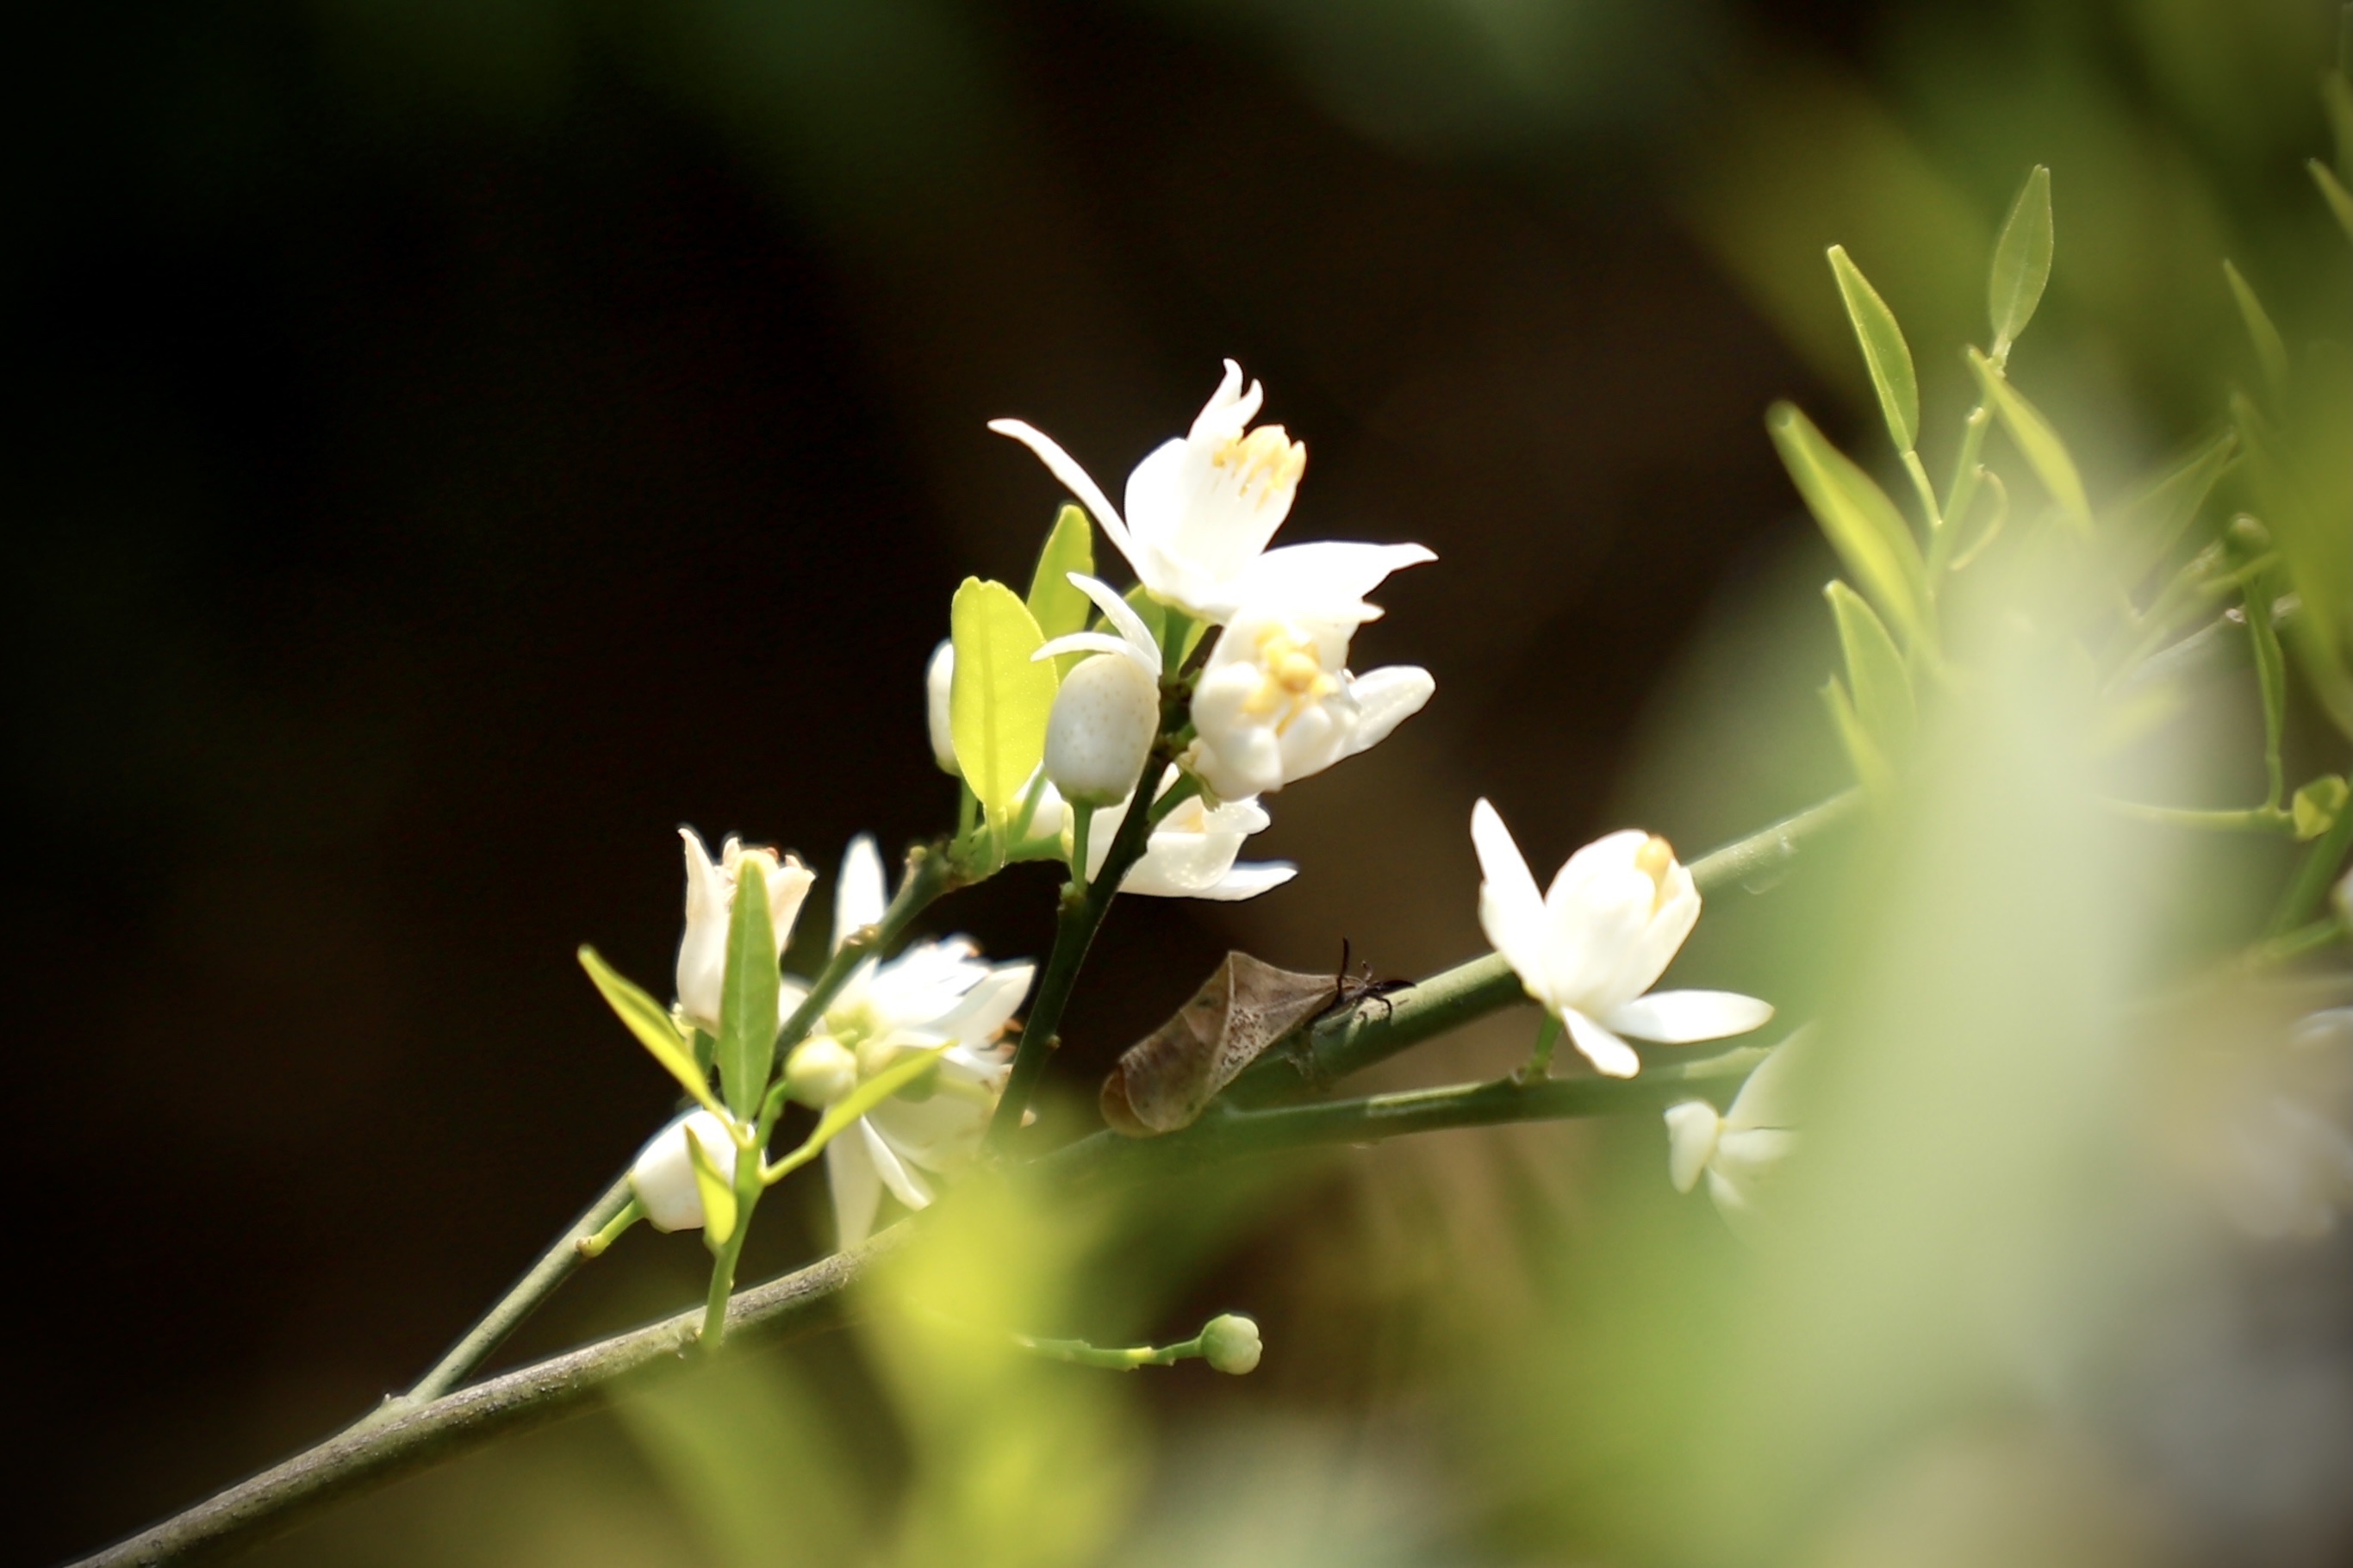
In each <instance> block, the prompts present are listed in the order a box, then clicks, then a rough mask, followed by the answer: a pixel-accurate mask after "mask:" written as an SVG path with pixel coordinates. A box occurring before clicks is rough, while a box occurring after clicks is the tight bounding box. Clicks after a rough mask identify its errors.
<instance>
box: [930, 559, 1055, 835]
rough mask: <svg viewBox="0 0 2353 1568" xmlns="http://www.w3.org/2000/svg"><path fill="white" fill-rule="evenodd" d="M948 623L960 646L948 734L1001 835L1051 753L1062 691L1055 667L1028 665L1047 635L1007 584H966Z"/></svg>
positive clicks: (967, 778) (970, 580) (957, 647)
mask: <svg viewBox="0 0 2353 1568" xmlns="http://www.w3.org/2000/svg"><path fill="white" fill-rule="evenodd" d="M948 624H949V626H950V629H951V631H952V632H953V634H954V637H955V685H954V687H953V688H952V689H951V691H950V695H949V699H948V728H949V730H950V731H951V732H952V733H953V734H954V735H955V750H956V760H957V762H959V763H962V764H963V767H964V776H965V783H966V784H970V785H971V786H972V793H973V795H975V796H976V798H977V799H978V800H979V802H980V807H981V810H982V811H983V812H985V813H987V817H988V825H989V826H990V828H991V829H992V830H993V831H995V832H997V833H999V834H1002V833H1003V832H1004V831H1005V827H1006V822H1007V818H1008V815H1009V814H1010V813H1011V811H1012V809H1013V806H1014V804H1015V803H1016V802H1017V801H1018V800H1019V799H1020V798H1021V790H1022V786H1023V785H1025V784H1028V783H1029V775H1030V774H1031V773H1034V772H1036V771H1037V768H1038V763H1039V758H1041V757H1043V756H1044V755H1045V752H1046V715H1047V712H1048V710H1050V709H1051V708H1052V707H1053V705H1054V689H1055V687H1056V685H1057V684H1058V683H1057V680H1056V679H1055V675H1054V667H1053V665H1052V663H1051V662H1033V661H1032V660H1031V659H1030V657H1029V656H1030V655H1031V654H1033V653H1035V652H1037V651H1038V646H1039V644H1040V643H1042V642H1044V641H1045V640H1046V638H1045V636H1044V634H1043V633H1041V632H1040V631H1039V629H1038V623H1037V621H1036V620H1035V619H1034V618H1032V616H1030V614H1029V606H1028V605H1024V604H1023V603H1022V602H1021V601H1020V600H1019V599H1018V598H1017V597H1015V596H1014V593H1013V590H1012V589H1010V588H1008V587H1007V586H1006V585H1005V584H1002V583H985V582H982V581H981V580H979V579H978V578H975V577H967V578H965V580H964V585H963V586H962V587H960V588H958V589H957V590H956V594H955V604H954V605H953V606H952V607H951V609H950V611H949V616H948Z"/></svg>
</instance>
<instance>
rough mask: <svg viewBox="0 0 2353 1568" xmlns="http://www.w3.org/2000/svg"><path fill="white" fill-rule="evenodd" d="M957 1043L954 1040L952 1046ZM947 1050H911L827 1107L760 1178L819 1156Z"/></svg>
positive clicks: (775, 1176) (774, 1178)
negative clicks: (813, 1126) (804, 1135)
mask: <svg viewBox="0 0 2353 1568" xmlns="http://www.w3.org/2000/svg"><path fill="white" fill-rule="evenodd" d="M953 1044H954V1042H953V1041H951V1042H950V1046H952V1045H953ZM947 1049H949V1046H934V1047H932V1048H931V1049H929V1050H919V1051H909V1052H907V1053H906V1054H905V1055H903V1056H902V1057H901V1058H899V1059H898V1060H897V1061H894V1062H892V1064H891V1065H890V1066H889V1067H887V1068H883V1069H882V1070H881V1072H879V1073H876V1074H875V1075H874V1076H873V1077H872V1078H870V1079H867V1080H866V1081H865V1082H863V1083H861V1084H860V1085H859V1086H858V1087H857V1088H856V1089H851V1090H850V1091H849V1093H848V1094H845V1095H843V1096H842V1097H841V1098H840V1099H839V1100H835V1101H834V1102H833V1103H832V1104H831V1105H828V1106H827V1107H826V1110H825V1114H824V1115H823V1116H820V1117H818V1122H817V1127H816V1129H815V1130H814V1131H811V1132H810V1133H809V1135H808V1137H807V1138H806V1139H804V1140H803V1141H802V1142H801V1145H800V1147H798V1148H797V1149H795V1150H794V1151H793V1152H791V1153H789V1154H786V1156H785V1157H784V1158H783V1159H781V1160H778V1161H777V1162H776V1163H775V1164H773V1165H769V1166H766V1167H765V1168H763V1169H762V1171H761V1172H760V1179H761V1180H762V1181H763V1182H768V1183H775V1182H778V1181H781V1180H783V1179H784V1178H785V1177H786V1176H787V1175H789V1174H791V1173H793V1172H794V1171H797V1170H798V1169H800V1167H802V1166H803V1165H806V1164H807V1163H809V1162H810V1161H811V1160H814V1159H816V1158H817V1156H818V1152H820V1151H822V1150H823V1149H824V1148H825V1146H826V1145H827V1144H828V1143H830V1142H833V1141H834V1139H836V1138H837V1137H839V1136H840V1135H841V1134H842V1133H843V1132H846V1131H849V1127H850V1124H851V1123H852V1122H855V1121H857V1120H858V1119H859V1118H860V1117H861V1116H863V1115H865V1114H866V1113H867V1112H868V1111H870V1110H873V1109H874V1108H875V1107H876V1106H878V1105H880V1104H881V1103H882V1102H883V1101H884V1100H888V1099H890V1098H891V1097H892V1095H894V1094H896V1093H898V1092H899V1091H900V1090H901V1089H904V1088H906V1087H907V1086H908V1085H909V1084H911V1083H913V1082H914V1081H915V1080H916V1079H919V1078H921V1077H923V1075H924V1074H925V1073H927V1072H929V1071H931V1070H932V1068H933V1066H934V1064H935V1063H936V1062H938V1060H939V1059H940V1054H941V1053H942V1052H944V1051H945V1050H947Z"/></svg>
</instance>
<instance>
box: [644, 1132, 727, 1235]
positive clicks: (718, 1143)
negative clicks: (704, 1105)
mask: <svg viewBox="0 0 2353 1568" xmlns="http://www.w3.org/2000/svg"><path fill="white" fill-rule="evenodd" d="M690 1137H691V1138H692V1139H693V1140H694V1141H695V1142H697V1143H700V1144H701V1145H702V1152H703V1153H704V1154H705V1155H706V1156H707V1157H708V1158H709V1159H710V1161H711V1163H712V1166H713V1168H715V1169H716V1170H717V1171H718V1172H719V1173H720V1174H721V1175H722V1176H723V1177H725V1178H727V1179H729V1180H731V1181H732V1180H733V1178H734V1175H735V1141H734V1140H733V1139H732V1138H730V1137H729V1136H728V1135H727V1129H726V1127H725V1125H724V1124H723V1123H722V1122H721V1121H720V1120H719V1118H717V1117H716V1116H713V1115H712V1114H711V1112H709V1111H707V1110H691V1111H688V1112H687V1113H686V1114H684V1115H682V1116H680V1117H677V1118H675V1119H674V1120H672V1121H671V1122H670V1125H669V1126H667V1127H665V1128H663V1129H662V1130H661V1131H659V1132H657V1133H655V1134H654V1135H653V1136H652V1137H651V1138H650V1139H649V1140H647V1142H646V1146H645V1147H644V1148H643V1149H641V1150H639V1151H638V1157H637V1159H636V1160H635V1161H633V1162H631V1163H630V1165H629V1190H630V1191H631V1192H632V1193H634V1194H637V1199H638V1204H639V1205H640V1206H642V1207H643V1208H644V1209H645V1211H646V1222H647V1223H648V1224H649V1225H650V1226H653V1227H654V1228H655V1229H656V1230H700V1229H702V1223H703V1215H702V1187H701V1186H699V1185H698V1184H696V1182H695V1179H694V1165H693V1163H692V1161H691V1158H690V1157H689V1155H688V1154H687V1152H686V1141H687V1139H689V1138H690Z"/></svg>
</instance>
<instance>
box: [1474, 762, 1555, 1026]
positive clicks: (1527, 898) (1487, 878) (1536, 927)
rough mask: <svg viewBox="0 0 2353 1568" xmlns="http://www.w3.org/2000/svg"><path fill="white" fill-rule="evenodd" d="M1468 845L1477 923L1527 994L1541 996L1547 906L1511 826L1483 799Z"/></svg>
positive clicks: (1543, 988) (1546, 978) (1544, 976)
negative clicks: (1473, 859) (1475, 864)
mask: <svg viewBox="0 0 2353 1568" xmlns="http://www.w3.org/2000/svg"><path fill="white" fill-rule="evenodd" d="M1471 845H1472V848H1474V849H1476V850H1477V851H1478V852H1479V874H1480V876H1481V878H1482V881H1481V882H1480V884H1479V925H1480V929H1481V930H1482V931H1485V932H1486V933H1487V940H1488V941H1489V942H1493V944H1494V947H1495V951H1496V952H1500V953H1502V954H1503V955H1504V962H1506V963H1509V964H1510V965H1511V966H1512V968H1513V969H1514V971H1515V972H1517V973H1518V974H1519V977H1520V980H1521V982H1522V983H1523V984H1525V985H1526V986H1527V988H1528V994H1530V995H1533V996H1535V997H1537V998H1539V999H1542V998H1544V997H1545V995H1546V985H1547V980H1548V977H1547V976H1546V973H1545V908H1544V899H1543V896H1542V895H1540V894H1539V893H1537V891H1536V879H1535V877H1533V876H1531V875H1529V873H1528V863H1527V859H1526V858H1525V857H1524V856H1522V855H1521V853H1520V847H1519V846H1518V845H1517V844H1516V843H1514V842H1513V840H1512V830H1511V829H1510V828H1508V827H1506V826H1504V819H1503V818H1502V817H1501V816H1497V815H1496V812H1495V808H1494V807H1493V806H1492V805H1488V804H1487V802H1486V801H1485V800H1484V799H1483V798H1482V800H1481V801H1480V802H1479V803H1478V804H1477V805H1473V806H1472V808H1471Z"/></svg>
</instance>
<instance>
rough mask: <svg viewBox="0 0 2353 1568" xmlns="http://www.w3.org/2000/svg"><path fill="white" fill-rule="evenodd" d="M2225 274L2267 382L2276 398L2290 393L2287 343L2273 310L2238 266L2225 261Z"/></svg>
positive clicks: (2223, 273) (2264, 382) (2265, 382)
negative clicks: (2275, 321) (2264, 307)
mask: <svg viewBox="0 0 2353 1568" xmlns="http://www.w3.org/2000/svg"><path fill="white" fill-rule="evenodd" d="M2222 277H2223V279H2225V280H2226V281H2227V282H2229V284H2230V285H2231V298H2232V299H2233V300H2237V301H2238V302H2239V315H2240V317H2241V319H2242V320H2243V321H2245V322H2246V323H2247V337H2248V340H2249V341H2250V342H2253V344H2254V346H2255V363H2256V364H2257V365H2259V366H2260V367H2262V370H2263V384H2265V385H2266V386H2268V387H2270V388H2271V394H2272V395H2273V396H2274V397H2275V398H2280V399H2282V400H2284V399H2285V398H2286V396H2287V344H2286V343H2285V342H2283V341H2282V340H2281V338H2280V334H2279V329H2278V328H2277V327H2275V326H2274V325H2272V318H2271V312H2270V311H2268V310H2264V309H2263V301H2262V300H2258V299H2256V298H2255V291H2254V289H2253V288H2251V287H2250V286H2249V285H2248V283H2247V280H2246V279H2245V278H2243V277H2242V276H2241V275H2240V272H2239V269H2238V268H2236V267H2234V266H2232V264H2231V263H2230V262H2229V261H2227V260H2226V261H2224V262H2223V263H2222Z"/></svg>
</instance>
